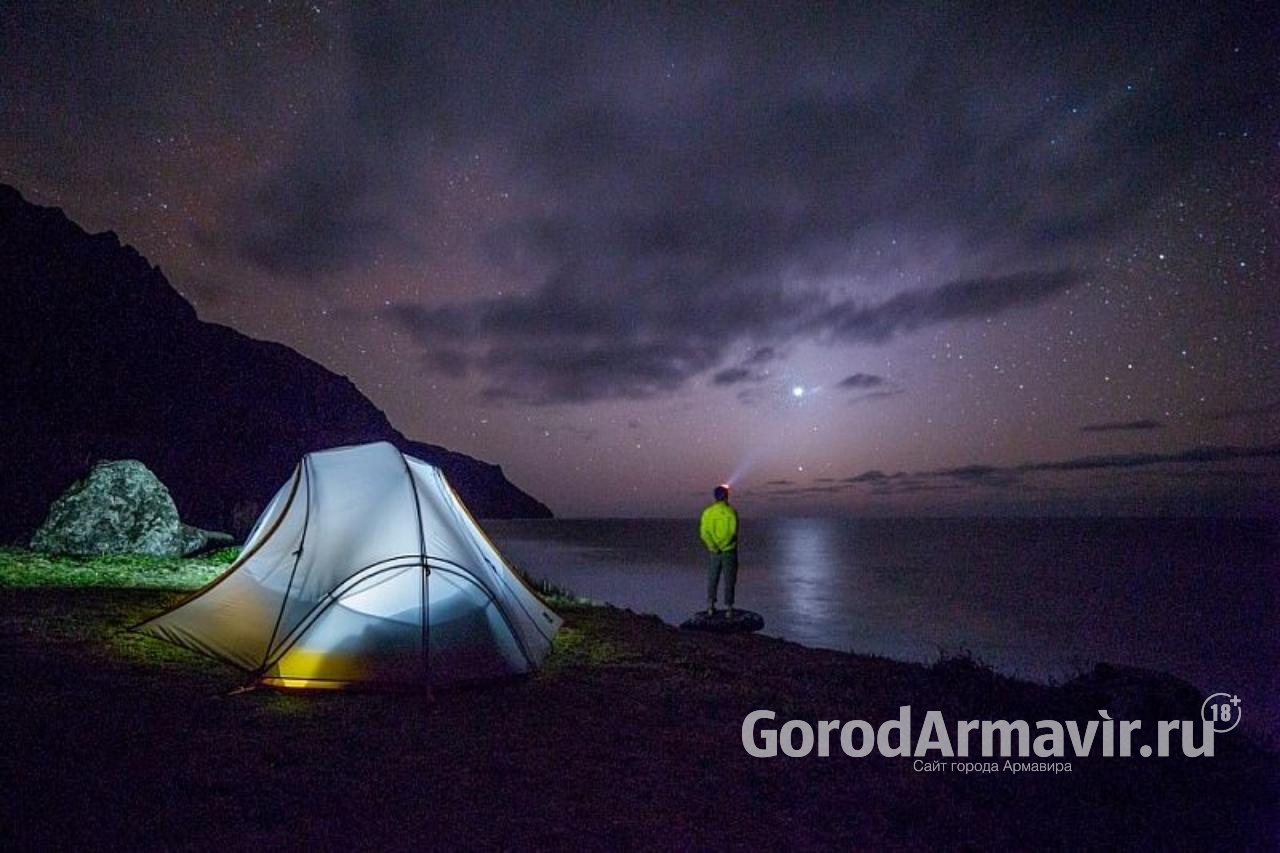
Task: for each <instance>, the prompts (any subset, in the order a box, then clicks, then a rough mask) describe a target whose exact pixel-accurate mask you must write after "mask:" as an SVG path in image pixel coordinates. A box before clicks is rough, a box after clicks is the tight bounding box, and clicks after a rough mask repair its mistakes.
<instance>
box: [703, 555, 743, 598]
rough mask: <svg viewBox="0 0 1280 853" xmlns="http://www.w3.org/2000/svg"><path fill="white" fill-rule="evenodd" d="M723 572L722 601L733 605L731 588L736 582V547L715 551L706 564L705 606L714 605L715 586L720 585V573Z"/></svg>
mask: <svg viewBox="0 0 1280 853" xmlns="http://www.w3.org/2000/svg"><path fill="white" fill-rule="evenodd" d="M721 572H724V603H725V606H726V607H733V588H734V587H735V586H737V584H738V549H737V548H734V549H733V550H732V551H715V552H712V554H711V562H710V563H709V564H708V565H707V607H715V606H716V587H718V586H719V585H720V573H721Z"/></svg>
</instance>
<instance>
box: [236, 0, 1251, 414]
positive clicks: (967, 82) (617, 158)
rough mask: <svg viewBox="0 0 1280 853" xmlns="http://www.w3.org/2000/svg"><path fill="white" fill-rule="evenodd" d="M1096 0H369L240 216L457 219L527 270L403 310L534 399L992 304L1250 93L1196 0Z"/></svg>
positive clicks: (727, 367)
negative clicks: (794, 10)
mask: <svg viewBox="0 0 1280 853" xmlns="http://www.w3.org/2000/svg"><path fill="white" fill-rule="evenodd" d="M1091 16H1092V13H1086V12H1081V13H1079V14H1078V15H1072V16H1062V17H1061V18H1060V19H1058V18H1053V19H1046V18H1044V17H1043V16H1042V15H1040V14H1038V13H1036V12H1033V11H1025V12H1024V11H1014V12H1008V11H1006V12H1003V13H1001V14H1000V15H999V16H998V18H997V17H995V13H968V14H956V13H954V12H952V11H948V10H947V9H945V8H942V7H939V8H937V9H921V10H916V11H913V12H912V14H911V16H910V17H911V19H912V20H911V21H910V22H909V24H908V25H906V26H904V25H903V24H902V23H901V22H900V21H899V20H897V19H898V17H899V16H897V15H885V14H884V13H883V10H881V9H878V8H875V7H873V6H865V5H853V4H838V5H837V6H834V7H828V8H822V9H811V10H808V11H807V12H806V14H805V15H803V16H794V15H788V14H786V13H785V12H782V11H779V10H769V9H762V8H756V9H753V10H752V11H751V12H750V13H749V14H748V13H747V12H746V11H741V12H735V13H732V14H723V13H722V12H721V11H715V10H712V9H710V8H703V7H698V6H693V7H679V6H659V7H643V8H637V9H635V10H632V11H631V12H629V13H628V14H627V15H625V16H619V15H617V14H616V13H615V12H613V11H611V10H605V9H604V8H600V9H582V8H580V7H570V6H567V5H562V4H559V3H546V4H536V5H533V6H529V7H524V8H522V11H521V12H520V13H519V14H511V15H504V16H493V15H492V14H491V13H489V12H487V11H486V10H483V9H480V8H470V7H467V6H465V5H463V6H461V7H443V8H439V9H432V10H430V11H422V10H417V9H402V8H398V7H391V8H389V9H388V8H386V7H378V8H377V9H370V8H367V7H363V6H358V7H355V8H353V9H352V10H350V11H349V12H348V13H347V17H346V18H345V19H344V20H342V21H341V22H340V23H339V25H338V26H337V27H336V29H335V33H334V35H335V38H337V40H338V42H339V48H340V54H341V57H342V59H343V63H342V64H341V65H340V66H339V67H340V68H341V69H342V71H341V73H340V74H339V76H338V78H337V79H336V80H335V85H334V86H333V87H332V90H333V95H332V100H331V102H329V103H327V104H325V105H324V108H323V109H322V110H320V111H318V113H317V116H316V118H315V119H314V121H312V122H311V123H310V124H309V125H303V129H302V130H300V131H298V138H297V140H296V144H295V145H294V149H293V151H292V152H291V154H290V156H289V157H287V158H285V159H284V160H283V162H280V163H279V164H278V165H276V166H275V167H274V168H273V169H271V170H270V171H268V172H267V173H266V174H265V175H264V176H253V177H251V178H250V179H249V181H250V186H249V188H248V191H247V194H246V198H247V199H248V201H246V202H245V203H243V204H239V205H237V206H235V207H234V211H233V212H234V213H235V214H236V215H235V216H228V217H227V219H228V220H229V222H230V223H231V226H230V227H231V228H232V230H233V232H234V234H233V237H232V239H231V245H232V246H233V247H234V250H235V251H236V252H237V253H239V254H240V255H241V256H242V257H243V258H245V259H246V260H248V261H249V262H250V263H253V264H254V265H256V266H259V267H261V268H264V269H267V270H269V271H272V272H273V273H275V274H279V275H282V276H290V277H295V278H306V277H323V276H326V275H329V274H332V273H334V272H343V271H350V270H353V269H359V268H362V267H365V266H367V265H368V264H369V263H371V260H372V259H373V258H377V257H380V256H381V254H382V253H383V252H385V251H388V248H390V251H392V253H397V252H398V253H400V254H412V253H415V252H417V253H419V254H418V255H417V256H415V260H416V261H417V262H418V263H419V264H420V265H421V264H423V263H424V255H423V253H424V252H425V250H422V249H421V246H419V245H418V243H416V242H414V241H412V240H407V239H406V238H405V236H404V235H406V234H414V235H429V236H430V237H434V236H435V235H437V234H438V233H440V232H447V233H448V234H449V236H451V237H454V238H458V239H464V240H470V241H471V243H470V244H469V245H468V246H466V247H465V250H466V251H468V252H469V253H470V254H471V257H472V258H473V259H475V260H477V261H479V260H483V262H484V263H486V264H489V265H490V266H491V267H492V269H489V270H487V271H486V272H487V273H489V275H488V276H487V278H489V279H491V280H493V281H504V282H506V281H513V280H514V281H519V282H520V284H521V286H520V287H519V288H516V287H510V288H505V292H506V293H507V294H508V295H506V296H498V295H497V294H496V293H495V290H496V288H494V289H490V290H489V291H488V292H484V291H480V292H476V293H475V296H474V298H471V299H464V300H462V301H455V302H454V303H452V304H450V305H442V304H441V301H442V300H441V298H440V297H438V296H436V295H434V294H432V293H431V292H430V290H429V289H427V290H425V291H424V292H423V293H422V295H421V296H418V295H415V296H414V297H413V298H412V299H411V300H409V299H406V300H405V301H404V304H403V306H402V308H403V310H402V311H401V312H400V313H399V315H398V316H399V318H400V320H401V321H402V323H404V325H405V327H406V328H408V329H410V330H411V331H412V332H413V333H414V334H415V335H417V336H418V337H419V338H420V339H421V341H422V343H423V346H424V347H425V348H434V347H437V346H438V343H439V341H438V339H439V337H440V336H441V335H442V334H443V331H444V330H445V329H448V330H449V331H454V330H466V332H467V338H468V346H467V347H465V348H462V350H461V355H462V357H463V358H462V360H463V361H464V362H465V369H466V370H467V371H468V372H469V374H470V375H474V376H475V377H476V379H477V381H478V382H480V383H482V385H483V387H484V388H485V389H486V390H485V391H484V394H485V396H487V397H488V398H490V399H510V400H519V401H523V402H528V403H585V402H590V401H593V400H601V399H611V398H613V399H616V398H621V399H637V398H643V397H649V396H655V395H661V394H666V393H671V392H674V391H677V390H679V389H680V388H681V387H683V386H684V385H685V384H686V383H688V382H689V381H690V379H691V378H693V377H695V376H698V375H701V374H704V373H708V374H710V379H709V381H710V382H711V384H713V385H716V384H719V385H734V384H740V383H748V382H750V381H751V380H752V379H753V378H754V377H755V376H758V375H759V374H758V373H752V374H744V373H742V371H743V370H750V369H753V368H755V367H757V366H760V365H762V364H763V363H764V362H765V361H767V360H769V359H770V358H772V357H773V356H772V355H769V356H763V355H762V356H761V358H760V359H759V360H754V359H752V358H748V359H746V360H741V359H739V360H735V359H734V358H732V356H731V354H732V353H733V352H735V351H738V350H740V349H741V348H743V347H747V348H749V349H751V350H753V351H755V352H759V353H770V354H772V353H774V352H775V351H782V350H784V349H786V348H788V347H789V345H791V344H795V343H799V342H808V341H811V340H819V341H824V342H827V343H831V344H846V343H855V344H881V343H886V342H888V341H890V340H893V339H894V338H896V337H899V336H902V335H906V334H910V333H912V332H916V331H918V330H920V329H925V328H929V327H933V326H937V325H942V324H946V323H952V322H963V321H969V320H979V319H987V318H991V317H995V316H1003V315H1005V314H1008V313H1010V312H1013V311H1016V310H1019V309H1025V308H1031V307H1034V306H1036V305H1040V304H1043V303H1045V302H1048V301H1050V300H1052V299H1054V298H1055V297H1057V296H1059V295H1060V294H1062V293H1063V292H1064V291H1066V290H1067V289H1068V288H1069V287H1070V286H1071V285H1072V284H1073V283H1075V282H1077V281H1079V280H1081V278H1082V276H1083V275H1084V273H1083V272H1082V271H1081V270H1080V269H1078V268H1077V266H1076V261H1075V259H1077V258H1079V257H1084V256H1087V251H1086V252H1082V251H1081V250H1082V249H1083V250H1088V249H1091V248H1097V247H1100V246H1104V245H1109V241H1112V240H1113V239H1114V238H1115V236H1116V235H1117V234H1118V233H1119V232H1120V231H1121V230H1123V229H1124V228H1125V227H1127V225H1128V223H1129V222H1131V221H1132V218H1133V216H1134V215H1135V214H1137V213H1139V212H1140V211H1141V209H1142V207H1143V205H1145V204H1146V203H1147V200H1148V199H1149V198H1151V197H1153V195H1154V194H1153V193H1149V192H1147V191H1146V190H1148V189H1151V188H1154V187H1160V186H1163V185H1165V182H1166V181H1167V180H1168V179H1169V177H1170V176H1171V175H1175V174H1177V173H1178V172H1179V171H1180V170H1182V169H1183V168H1185V167H1186V166H1187V165H1188V164H1191V163H1194V162H1195V161H1196V158H1197V157H1198V156H1200V155H1201V154H1202V153H1203V152H1204V151H1206V150H1208V146H1209V145H1211V144H1213V140H1211V139H1208V138H1207V137H1205V138H1202V137H1203V135H1202V134H1199V133H1198V132H1192V131H1190V130H1188V128H1201V127H1205V126H1209V125H1211V124H1213V123H1214V122H1220V123H1221V125H1222V126H1234V123H1238V117H1239V116H1240V115H1242V114H1246V115H1251V114H1253V113H1254V112H1256V111H1257V110H1258V109H1261V107H1260V106H1258V104H1261V103H1263V102H1264V100H1265V99H1250V98H1246V97H1238V98H1223V97H1220V96H1219V93H1220V91H1221V90H1223V87H1226V91H1233V92H1234V91H1237V90H1239V89H1240V88H1241V87H1242V86H1244V84H1243V83H1241V82H1239V81H1238V80H1237V78H1236V76H1233V74H1232V72H1231V71H1230V69H1228V68H1226V67H1225V66H1224V65H1223V63H1219V62H1205V61H1203V60H1204V56H1201V55H1200V54H1201V53H1202V52H1204V53H1206V54H1207V53H1211V52H1209V51H1204V50H1203V49H1202V48H1201V47H1200V45H1202V44H1207V43H1208V41H1207V36H1206V32H1218V30H1217V29H1214V28H1220V27H1221V23H1220V21H1219V19H1218V18H1217V17H1215V16H1213V15H1211V14H1209V13H1208V12H1207V11H1205V10H1197V9H1194V8H1193V9H1189V10H1187V12H1186V14H1185V15H1179V16H1166V18H1167V19H1163V18H1162V19H1161V21H1160V22H1158V24H1153V25H1152V26H1150V27H1148V28H1143V29H1142V30H1141V32H1139V33H1137V34H1135V33H1133V32H1130V31H1129V30H1128V29H1125V30H1124V32H1123V34H1122V33H1121V32H1119V31H1116V30H1115V29H1114V28H1107V27H1102V26H1097V27H1088V28H1086V29H1081V21H1080V18H1085V19H1088V18H1090V17H1091ZM997 20H998V21H999V26H997V25H996V21H997ZM1082 32H1083V33H1086V35H1084V36H1082V35H1081V33H1082ZM1015 33H1021V34H1022V35H1020V36H1017V37H1014V35H1013V34H1015ZM672 34H678V36H673V35H672ZM1135 39H1136V42H1135ZM973 44H982V45H983V50H982V51H980V52H976V53H975V52H974V51H973V50H972V47H971V46H972V45H973ZM1063 44H1071V45H1072V46H1073V49H1072V51H1071V53H1070V56H1069V57H1065V56H1063V55H1062V53H1061V51H1062V48H1061V45H1063ZM797 57H802V59H797ZM1153 57H1156V58H1158V61H1155V60H1154V59H1153ZM1100 65H1105V66H1106V67H1107V68H1108V74H1107V75H1105V76H1100V75H1098V74H1097V72H1096V68H1097V67H1098V66H1100ZM943 69H946V70H945V71H944V70H943ZM1112 78H1114V79H1130V78H1132V79H1138V80H1141V81H1143V82H1144V84H1145V87H1144V89H1143V92H1144V95H1143V96H1142V97H1140V98H1138V97H1133V96H1132V95H1131V94H1129V93H1127V92H1126V91H1124V90H1123V89H1122V88H1118V87H1115V86H1113V85H1112V84H1111V82H1110V81H1111V79H1112ZM1046 79H1053V80H1056V81H1059V82H1058V84H1057V85H1055V87H1053V88H1054V91H1055V92H1059V91H1061V92H1069V93H1070V96H1071V97H1070V101H1071V103H1070V106H1071V108H1072V109H1068V108H1067V105H1066V104H1065V103H1063V104H1057V103H1052V104H1050V103H1048V102H1047V101H1046V96H1045V94H1044V92H1045V82H1044V81H1045V80H1046ZM1064 97H1065V96H1064ZM1047 104H1048V105H1047ZM997 105H998V106H997ZM1233 122H1234V123H1233ZM1062 139H1069V140H1070V142H1071V144H1070V145H1069V146H1057V145H1056V143H1057V142H1058V141H1059V140H1062ZM481 154H483V157H481V156H480V155H481ZM459 182H462V183H464V184H465V187H466V188H467V193H466V194H457V195H455V193H456V192H457V185H458V184H459ZM485 182H487V184H492V185H494V186H500V187H502V188H504V191H507V190H509V191H510V192H508V195H509V196H510V197H511V198H512V199H513V201H512V203H510V204H503V205H500V206H499V205H493V204H489V203H487V202H486V201H485V197H484V196H482V195H476V194H475V193H476V190H475V187H476V186H477V185H478V184H485ZM487 184H485V185H487ZM1081 187H1087V188H1089V191H1088V192H1082V191H1081V190H1080V188H1081ZM432 190H435V191H434V192H433V191H432ZM437 195H443V196H445V199H444V200H441V199H438V198H436V196H437ZM375 198H376V199H379V200H380V201H379V203H378V204H376V205H375V204H373V203H372V200H373V199H375ZM515 200H523V201H515ZM459 208H461V209H462V210H463V211H464V213H463V214H459V213H458V212H457V211H458V209H459ZM459 216H463V217H464V218H462V219H461V220H460V219H459ZM459 221H462V222H465V223H466V226H467V227H466V228H462V229H459V228H458V226H457V223H458V222H459ZM423 239H424V240H426V239H427V238H423ZM448 274H449V270H448V269H447V268H442V269H441V271H440V272H438V273H437V272H433V275H448ZM904 281H911V282H933V283H934V284H935V285H936V286H934V287H920V286H916V287H913V288H911V289H907V290H903V285H902V282H904ZM459 291H460V288H453V289H451V290H450V291H449V292H450V293H453V294H456V293H458V292H459ZM513 293H514V294H517V295H511V294H513ZM455 298H456V297H455ZM415 312H416V313H415ZM452 320H456V321H458V325H457V326H450V325H449V322H448V321H452ZM458 361H459V359H458V358H452V357H451V358H450V359H448V360H447V362H448V364H450V365H452V366H454V367H455V369H456V366H457V364H458Z"/></svg>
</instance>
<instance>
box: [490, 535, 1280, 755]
mask: <svg viewBox="0 0 1280 853" xmlns="http://www.w3.org/2000/svg"><path fill="white" fill-rule="evenodd" d="M485 528H486V530H487V531H488V532H489V534H490V536H491V537H492V538H493V539H494V541H495V542H496V543H497V545H498V546H499V548H500V549H501V550H502V551H503V553H504V555H506V556H507V558H508V559H509V560H510V561H512V562H513V563H514V564H515V565H516V566H518V567H519V568H521V569H523V570H524V571H525V572H526V573H528V574H529V575H531V576H533V577H534V578H537V579H540V580H545V581H549V582H551V583H553V584H556V585H557V586H559V587H562V588H564V589H567V590H569V591H570V592H572V593H573V594H575V595H577V596H580V597H584V598H589V599H592V600H595V601H600V602H608V603H610V604H614V605H617V606H619V607H625V608H629V609H631V610H634V611H637V612H640V613H652V614H656V615H657V616H659V617H661V618H662V619H663V620H665V621H667V622H670V623H672V624H679V623H680V622H681V621H683V620H684V619H686V618H688V616H689V615H690V614H691V613H692V612H693V611H694V610H697V609H699V608H701V607H705V583H706V581H705V577H706V575H705V565H706V555H705V551H704V550H703V547H702V544H701V542H700V541H699V539H698V530H697V519H583V520H564V519H555V520H540V521H489V522H485ZM739 554H740V568H739V572H738V590H737V605H738V606H739V607H743V608H747V609H751V610H755V611H757V612H759V613H760V614H761V615H762V616H763V617H764V620H765V629H764V633H766V634H771V635H773V636H777V637H783V638H786V639H788V640H793V641H795V642H797V643H801V644H804V645H807V646H815V647H821V648H830V649H839V650H843V651H852V652H858V653H863V654H873V655H881V656H885V657H889V658H894V659H898V660H904V661H917V662H924V663H929V662H933V661H937V660H938V659H939V658H940V657H942V656H944V655H957V654H967V655H971V656H972V657H974V658H975V659H977V660H979V661H981V662H983V663H985V664H987V665H989V666H991V667H993V668H994V669H996V670H998V671H1000V672H1003V673H1006V674H1010V675H1015V676H1019V677H1022V678H1026V679H1031V680H1036V681H1046V682H1047V681H1054V680H1057V681H1062V680H1066V679H1069V678H1071V677H1073V676H1074V675H1077V674H1080V673H1082V672H1086V671H1088V670H1089V669H1091V668H1092V667H1093V665H1094V664H1095V663H1098V662H1108V663H1112V664H1120V665H1127V666H1134V667H1142V668H1146V669H1152V670H1158V671H1160V672H1165V673H1170V674H1173V675H1176V676H1178V677H1180V678H1182V679H1185V680H1186V681H1189V682H1191V683H1192V684H1194V685H1196V686H1197V687H1198V688H1200V689H1201V690H1202V691H1203V692H1204V693H1205V695H1206V697H1207V696H1208V695H1209V694H1211V693H1219V692H1225V693H1229V694H1231V695H1233V696H1238V697H1239V699H1240V700H1241V704H1240V705H1239V708H1240V710H1241V712H1242V713H1241V724H1242V725H1245V724H1247V726H1246V727H1247V728H1248V729H1252V730H1254V731H1258V732H1260V733H1262V734H1263V735H1264V736H1265V737H1267V738H1268V739H1274V738H1275V737H1276V736H1277V734H1280V696H1278V691H1277V687H1280V683H1278V681H1280V680H1278V679H1277V670H1278V669H1280V666H1278V664H1280V608H1278V607H1277V605H1278V604H1280V524H1277V523H1275V522H1269V521H1262V520H1243V519H1221V518H1195V519H1151V518H1044V519H1027V518H1011V519H990V518H930V519H922V518H901V519H862V520H858V519H848V518H845V519H841V518H773V519H754V520H753V519H744V520H743V523H742V528H741V533H740V537H739Z"/></svg>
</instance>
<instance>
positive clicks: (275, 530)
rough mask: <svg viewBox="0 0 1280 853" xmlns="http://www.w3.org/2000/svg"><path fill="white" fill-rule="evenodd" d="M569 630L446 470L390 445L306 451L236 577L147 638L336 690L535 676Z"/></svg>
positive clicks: (285, 680)
mask: <svg viewBox="0 0 1280 853" xmlns="http://www.w3.org/2000/svg"><path fill="white" fill-rule="evenodd" d="M560 624H561V620H560V617H558V616H557V615H556V614H555V613H553V612H552V611H551V610H550V609H549V608H548V607H547V606H546V605H545V604H544V603H543V602H542V600H541V599H539V598H538V596H537V595H536V594H534V592H533V591H532V590H530V589H529V587H528V586H526V585H525V583H524V582H523V581H522V580H521V578H520V576H519V575H518V574H517V573H516V572H515V571H514V570H513V569H512V568H511V566H510V565H508V564H507V562H506V561H505V560H504V559H503V557H502V555H501V554H499V553H498V551H497V549H496V548H495V547H494V545H493V543H492V542H490V541H489V539H488V538H487V537H486V536H485V534H484V532H483V531H482V530H481V529H480V526H479V525H478V524H477V523H476V521H475V519H473V518H472V517H471V514H470V513H469V512H468V511H467V508H466V506H465V505H464V504H463V503H462V501H461V499H460V498H459V497H458V495H457V493H456V492H454V490H453V488H452V487H451V486H450V485H449V483H448V481H447V480H446V479H445V477H444V474H443V473H442V472H441V471H440V469H438V468H436V467H434V466H432V465H429V464H427V463H426V462H423V461H422V460H420V459H415V458H414V457H412V456H406V455H404V454H402V453H401V452H400V451H399V450H398V449H396V447H395V446H394V445H391V444H389V443H386V442H379V443H375V444H364V445H359V446H354V447H339V448H335V449H332V450H324V451H318V452H315V453H309V454H307V455H306V456H305V457H304V458H303V460H302V461H301V462H300V463H299V465H298V467H297V469H296V470H295V472H294V475H293V477H292V478H291V479H290V480H289V482H287V483H285V484H284V485H283V486H281V487H280V489H279V491H278V492H277V493H276V495H275V496H274V497H273V498H272V499H271V501H270V503H268V505H267V508H266V509H265V510H264V511H263V513H262V515H261V516H260V517H259V518H258V521H257V523H256V524H255V525H254V527H253V530H252V531H251V532H250V534H249V537H248V538H247V539H246V540H245V545H244V548H243V550H242V551H241V554H240V557H239V559H237V560H236V562H235V563H234V564H232V566H231V567H230V568H229V569H228V570H227V572H226V573H225V574H223V575H222V576H221V577H219V578H218V579H217V580H215V581H213V583H211V584H209V585H208V586H206V587H205V588H204V589H202V590H200V591H199V592H197V593H196V594H195V595H193V596H192V597H191V598H189V599H187V600H186V601H184V602H183V603H181V604H180V605H178V606H177V607H175V608H173V609H171V610H169V611H167V612H165V613H162V614H160V615H159V616H156V617H154V618H152V619H150V620H148V621H146V622H143V623H142V624H141V625H139V626H138V630H139V631H141V632H143V633H145V634H148V635H151V636H154V637H159V638H161V639H164V640H168V641H169V642H172V643H176V644H177V645H180V646H185V647H187V648H189V649H193V650H195V651H197V652H201V653H203V654H206V655H209V656H211V657H214V658H217V659H219V660H223V661H226V662H228V663H230V664H233V665H235V666H237V667H240V668H241V669H244V670H246V671H248V672H251V673H253V674H254V676H255V677H256V678H257V680H258V681H259V682H261V683H263V684H267V685H274V686H282V687H317V688H324V687H345V686H355V685H361V684H369V685H372V684H387V685H393V684H423V685H433V686H434V685H440V684H445V683H449V682H454V681H463V680H473V679H483V678H492V677H496V676H501V675H506V674H513V673H522V672H529V671H531V670H533V669H536V668H537V667H538V666H539V665H540V664H541V663H542V660H543V659H544V658H545V657H546V655H547V653H548V652H549V651H550V650H551V641H552V638H553V637H554V636H555V633H556V631H557V630H558V629H559V627H560Z"/></svg>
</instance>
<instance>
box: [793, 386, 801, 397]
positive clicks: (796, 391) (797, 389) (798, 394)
mask: <svg viewBox="0 0 1280 853" xmlns="http://www.w3.org/2000/svg"><path fill="white" fill-rule="evenodd" d="M791 396H792V397H803V396H804V386H802V385H797V386H796V387H794V388H792V389H791Z"/></svg>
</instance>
